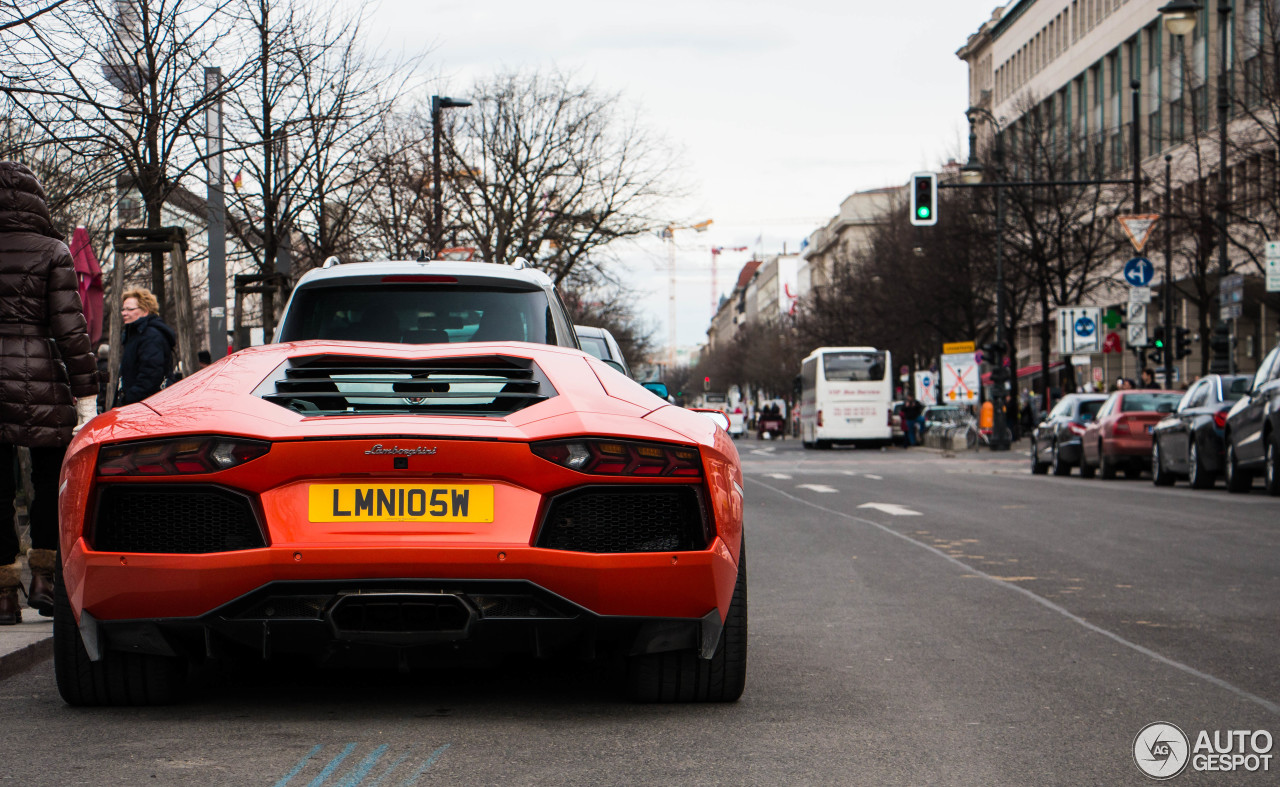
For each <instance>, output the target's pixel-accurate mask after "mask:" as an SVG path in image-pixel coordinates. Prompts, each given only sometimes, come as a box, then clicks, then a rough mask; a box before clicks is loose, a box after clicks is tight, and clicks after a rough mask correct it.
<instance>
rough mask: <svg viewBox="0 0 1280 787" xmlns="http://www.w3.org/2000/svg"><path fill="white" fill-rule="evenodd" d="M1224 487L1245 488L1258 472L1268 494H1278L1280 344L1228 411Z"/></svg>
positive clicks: (1235, 489) (1279, 492)
mask: <svg viewBox="0 0 1280 787" xmlns="http://www.w3.org/2000/svg"><path fill="white" fill-rule="evenodd" d="M1226 441H1227V456H1226V459H1225V467H1226V481H1227V489H1228V490H1230V491H1232V492H1248V491H1249V489H1250V488H1252V486H1253V476H1254V474H1256V473H1258V472H1261V473H1262V477H1263V479H1264V481H1265V486H1266V489H1267V494H1269V495H1271V496H1273V497H1275V496H1280V468H1278V467H1277V466H1276V465H1277V464H1280V347H1276V348H1274V349H1273V350H1272V351H1271V352H1270V353H1268V354H1267V357H1266V358H1264V359H1263V360H1262V364H1261V365H1260V366H1259V367H1258V373H1257V374H1255V375H1254V376H1253V383H1252V385H1250V387H1249V393H1248V394H1247V395H1245V396H1243V397H1241V398H1240V400H1239V401H1238V402H1236V403H1235V405H1234V406H1233V407H1232V408H1231V412H1230V413H1228V414H1227V428H1226Z"/></svg>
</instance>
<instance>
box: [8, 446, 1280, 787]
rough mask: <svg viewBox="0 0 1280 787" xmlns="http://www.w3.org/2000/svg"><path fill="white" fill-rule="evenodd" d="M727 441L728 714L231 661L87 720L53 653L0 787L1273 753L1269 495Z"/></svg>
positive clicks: (1278, 693)
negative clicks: (735, 546)
mask: <svg viewBox="0 0 1280 787" xmlns="http://www.w3.org/2000/svg"><path fill="white" fill-rule="evenodd" d="M740 445H741V448H742V453H743V465H744V470H745V473H746V483H745V487H746V493H747V498H748V507H747V523H746V524H747V532H748V538H749V543H750V558H749V574H750V603H751V607H750V632H751V634H750V636H751V640H750V641H751V653H750V668H749V675H748V683H747V692H746V695H745V696H744V697H743V699H742V700H741V701H740V702H738V703H736V704H734V705H727V706H718V705H716V706H671V705H668V706H637V705H630V704H627V703H625V702H623V701H620V700H619V699H617V697H616V696H615V694H614V693H613V689H612V686H611V683H610V681H609V680H608V675H607V673H604V672H602V671H600V670H595V669H590V668H584V667H582V666H581V665H577V664H551V665H546V664H538V663H534V662H521V663H516V664H509V663H508V664H503V665H501V666H495V665H474V666H471V667H469V668H466V669H447V670H446V669H442V670H440V671H437V672H432V673H429V674H415V675H410V676H401V675H395V674H361V673H349V672H302V673H295V672H290V671H281V670H277V671H274V672H272V673H270V674H261V673H255V672H242V671H241V672H237V671H232V672H231V673H229V674H217V675H208V676H205V678H204V680H203V682H202V684H201V687H200V689H199V690H198V692H197V695H196V696H195V697H194V698H193V699H192V700H191V701H190V702H188V703H187V704H184V705H182V706H178V707H174V708H160V709H155V708H144V709H110V710H77V709H70V708H68V707H66V706H64V705H63V704H62V702H61V701H60V699H59V698H58V696H57V692H56V690H55V688H54V685H53V670H52V664H51V663H45V664H42V665H40V666H38V667H36V668H33V669H32V670H29V671H27V672H25V673H21V674H19V675H17V676H14V677H12V678H10V679H8V680H6V681H3V682H0V725H2V728H3V729H4V731H5V732H4V734H3V735H2V736H0V781H5V780H12V782H13V783H15V784H22V785H28V786H33V785H46V784H47V785H69V784H130V785H132V784H151V785H156V784H160V785H167V784H228V785H231V784H234V785H244V784H264V785H283V784H288V785H319V784H326V785H330V784H345V785H373V784H386V785H392V784H397V785H398V784H432V783H450V784H502V785H522V784H591V785H597V784H681V785H684V784H726V785H738V784H770V785H772V784H805V785H808V784H868V785H882V784H911V785H919V784H964V785H970V784H971V785H1028V784H1037V785H1040V784H1064V785H1066V784H1070V785H1079V784H1146V783H1149V780H1148V779H1147V777H1145V776H1143V775H1142V774H1141V773H1140V772H1139V771H1138V769H1137V767H1136V766H1135V764H1134V761H1133V758H1132V755H1131V750H1132V747H1133V744H1134V738H1135V736H1136V735H1137V734H1138V732H1139V730H1141V729H1142V727H1143V726H1145V725H1147V724H1149V723H1151V722H1156V721H1167V722H1172V723H1174V724H1177V725H1178V726H1179V727H1181V728H1182V729H1183V730H1185V731H1187V732H1188V733H1189V734H1190V735H1191V736H1192V737H1193V740H1194V737H1195V735H1196V732H1197V731H1199V730H1207V731H1209V732H1210V734H1211V735H1212V733H1213V731H1215V730H1241V729H1246V730H1258V729H1266V730H1269V731H1270V732H1271V733H1272V734H1273V735H1275V736H1280V723H1278V722H1280V674H1277V670H1276V664H1277V663H1280V625H1277V624H1278V622H1280V621H1278V618H1280V613H1278V612H1277V602H1278V601H1280V571H1277V566H1278V565H1280V500H1277V499H1274V498H1267V497H1264V496H1263V495H1262V493H1261V490H1260V489H1259V490H1257V491H1255V492H1254V494H1252V495H1246V496H1236V495H1228V494H1227V493H1226V492H1225V491H1224V490H1223V489H1222V488H1221V487H1219V488H1218V489H1217V490H1215V491H1211V492H1210V491H1206V492H1194V491H1192V490H1190V489H1188V488H1187V487H1186V486H1185V485H1184V484H1182V485H1179V486H1178V487H1175V488H1173V489H1156V488H1155V487H1154V486H1153V485H1152V484H1151V483H1150V481H1149V480H1145V479H1144V480H1141V481H1111V482H1106V481H1100V480H1095V481H1084V480H1081V479H1079V478H1074V477H1073V478H1068V479H1063V478H1054V477H1044V476H1032V475H1030V473H1029V472H1028V469H1027V466H1026V459H1025V457H1023V456H1021V455H1017V454H1014V455H989V454H984V455H978V456H976V457H957V458H947V457H943V456H942V455H940V454H938V453H936V452H927V451H909V452H904V451H901V450H896V449H894V450H889V451H885V452H881V451H865V450H864V451H855V450H840V449H837V450H834V451H821V452H803V451H801V450H799V447H798V446H797V445H795V444H794V443H793V442H790V441H787V442H784V443H757V442H755V441H744V442H743V443H741V444H740ZM1274 768H1280V764H1276V765H1275V766H1274ZM1184 782H1185V783H1191V784H1237V783H1239V784H1263V783H1274V776H1270V775H1267V774H1261V773H1256V774H1248V773H1194V772H1191V771H1190V770H1189V771H1188V772H1186V773H1184V774H1182V775H1181V776H1178V777H1177V778H1176V779H1175V783H1184Z"/></svg>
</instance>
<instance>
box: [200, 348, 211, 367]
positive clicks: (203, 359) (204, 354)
mask: <svg viewBox="0 0 1280 787" xmlns="http://www.w3.org/2000/svg"><path fill="white" fill-rule="evenodd" d="M211 363H213V356H212V355H210V354H209V351H208V350H200V351H199V352H197V353H196V368H197V369H203V368H205V367H206V366H208V365H209V364H211Z"/></svg>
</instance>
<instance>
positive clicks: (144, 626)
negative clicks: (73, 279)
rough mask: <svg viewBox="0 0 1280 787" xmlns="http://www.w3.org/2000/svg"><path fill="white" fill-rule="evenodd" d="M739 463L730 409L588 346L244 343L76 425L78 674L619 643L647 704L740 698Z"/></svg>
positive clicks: (174, 684) (141, 692) (123, 690)
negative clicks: (636, 372) (644, 382)
mask: <svg viewBox="0 0 1280 787" xmlns="http://www.w3.org/2000/svg"><path fill="white" fill-rule="evenodd" d="M741 484H742V476H741V469H740V466H739V462H738V453H737V450H736V449H735V448H734V445H733V441H732V440H731V439H730V438H729V436H728V435H727V434H726V433H725V432H724V431H723V430H722V429H720V428H719V427H718V426H717V425H716V424H715V423H713V422H712V421H711V420H710V419H708V418H706V417H705V416H703V415H700V414H698V413H693V412H690V411H687V410H684V409H682V408H679V407H675V406H672V405H669V404H668V403H667V402H666V401H664V400H662V399H660V398H658V397H657V396H655V395H653V394H651V393H649V392H648V391H647V390H645V389H644V388H643V387H641V386H640V385H639V384H637V383H636V382H634V381H632V380H631V379H629V378H628V377H626V376H624V375H622V374H620V373H618V372H616V371H614V370H612V369H610V368H609V367H608V366H606V365H605V364H604V363H602V362H600V361H598V360H596V359H594V358H592V357H590V356H588V355H586V354H585V353H582V352H580V351H578V350H576V349H573V348H569V347H561V346H554V345H549V344H542V345H539V344H532V343H526V342H480V343H469V344H421V345H405V344H390V343H369V342H364V343H356V342H348V341H330V340H310V341H298V342H287V343H283V344H274V345H267V346H263V347H256V348H250V349H247V350H243V351H241V352H238V353H236V354H234V355H232V356H229V357H228V358H225V359H223V360H221V361H219V362H217V363H215V364H214V365H212V366H210V367H209V368H207V369H205V370H203V371H201V372H199V373H197V374H195V375H193V376H191V377H188V378H187V379H186V380H183V381H182V382H180V383H178V384H176V385H173V386H171V387H169V388H167V389H165V390H164V391H161V392H160V393H159V394H157V395H155V396H153V397H152V398H150V399H148V400H146V401H145V402H143V403H139V404H134V405H130V406H128V407H124V408H121V409H117V410H112V411H110V412H108V413H105V414H103V415H100V416H98V417H97V418H96V419H94V420H93V421H91V422H90V423H89V424H88V425H87V426H86V427H85V428H84V429H82V430H81V431H80V433H79V434H78V435H77V436H76V438H75V440H74V442H73V443H72V444H71V446H70V449H69V451H68V454H67V459H66V462H65V463H64V465H63V474H62V485H63V492H62V496H61V499H60V500H61V502H60V506H61V510H60V514H61V528H62V530H61V543H60V555H61V561H60V570H59V572H58V575H57V588H56V589H57V595H56V611H55V668H56V669H55V671H56V675H57V682H58V689H59V691H60V692H61V694H62V696H63V698H64V699H65V700H66V701H67V702H69V703H71V704H73V705H116V704H147V703H161V702H169V701H173V700H174V699H176V698H178V697H179V696H181V694H182V690H183V688H184V685H185V682H186V678H187V672H188V669H189V667H191V666H192V665H193V664H196V663H198V662H202V661H206V660H210V659H219V658H222V657H224V656H226V655H229V654H234V653H240V654H253V655H255V656H256V657H260V658H262V659H271V658H273V657H276V656H288V657H290V658H295V657H298V656H306V657H314V658H315V659H316V660H318V661H321V662H326V661H332V662H337V663H345V662H347V661H352V660H354V661H356V662H357V663H363V664H382V665H387V666H394V667H400V668H413V667H414V666H418V665H430V664H433V663H439V662H438V661H436V660H437V659H440V658H441V657H442V655H443V654H451V655H456V654H458V653H462V654H470V653H511V652H515V653H528V654H536V655H539V656H555V655H557V654H573V655H575V656H580V655H581V654H584V653H588V654H591V653H594V654H597V655H599V656H604V655H608V654H612V655H614V656H617V657H620V660H621V661H622V662H623V663H625V665H626V666H625V670H624V674H623V675H622V676H620V677H622V678H623V681H624V685H625V686H626V687H627V689H628V692H629V694H630V695H631V696H632V697H633V698H635V699H638V700H643V701H733V700H736V699H737V698H738V697H739V696H740V695H741V693H742V691H743V686H744V681H745V670H746V655H747V577H746V561H745V559H744V553H743V533H742V486H741Z"/></svg>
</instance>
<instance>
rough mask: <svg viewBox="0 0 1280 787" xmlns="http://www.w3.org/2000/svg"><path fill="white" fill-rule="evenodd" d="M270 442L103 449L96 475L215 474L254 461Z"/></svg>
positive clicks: (204, 440) (218, 440) (207, 440)
mask: <svg viewBox="0 0 1280 787" xmlns="http://www.w3.org/2000/svg"><path fill="white" fill-rule="evenodd" d="M270 450H271V444H270V443H264V442H262V441H260V440H241V439H239V438H233V437H208V436H205V437H178V438H173V439H168V440H149V441H147V442H142V443H126V444H124V445H113V446H108V447H106V448H103V449H102V450H101V451H100V452H99V453H98V475H100V476H121V475H148V476H154V475H194V474H200V473H216V472H219V471H220V470H228V469H230V468H232V467H236V466H237V465H242V464H244V463H245V462H249V461H252V460H254V459H257V458H258V457H260V456H263V455H264V454H266V453H267V452H268V451H270Z"/></svg>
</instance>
